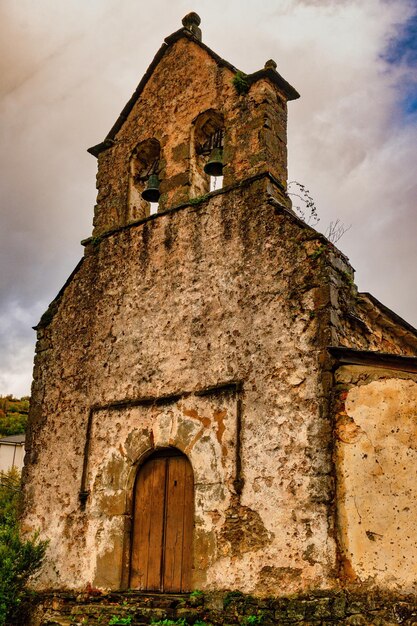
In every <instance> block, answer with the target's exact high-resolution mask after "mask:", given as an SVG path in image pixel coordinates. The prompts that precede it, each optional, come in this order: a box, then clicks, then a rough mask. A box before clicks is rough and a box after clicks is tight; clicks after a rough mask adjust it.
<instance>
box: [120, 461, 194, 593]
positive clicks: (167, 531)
mask: <svg viewBox="0 0 417 626" xmlns="http://www.w3.org/2000/svg"><path fill="white" fill-rule="evenodd" d="M164 452H165V451H164ZM193 525H194V479H193V470H192V467H191V464H190V462H189V461H188V459H187V457H186V456H184V455H183V454H181V453H179V452H177V451H173V452H171V451H169V452H168V451H167V452H166V453H164V454H163V455H161V453H159V454H158V455H155V456H152V457H151V458H150V459H148V461H146V462H145V464H144V465H143V466H142V467H141V468H140V470H139V473H138V476H137V479H136V484H135V494H134V517H133V538H132V555H131V568H130V587H131V588H132V589H144V590H148V591H168V592H169V591H172V592H174V591H175V592H178V591H189V590H190V589H191V567H192V539H193Z"/></svg>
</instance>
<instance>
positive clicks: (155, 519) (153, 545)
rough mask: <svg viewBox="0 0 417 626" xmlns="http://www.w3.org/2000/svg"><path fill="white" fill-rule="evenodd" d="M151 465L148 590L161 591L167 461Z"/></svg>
mask: <svg viewBox="0 0 417 626" xmlns="http://www.w3.org/2000/svg"><path fill="white" fill-rule="evenodd" d="M150 463H152V465H153V471H152V479H153V480H152V507H151V510H150V515H151V519H150V524H149V552H148V584H147V587H146V589H148V590H150V591H160V589H161V564H162V551H163V536H164V505H165V481H166V465H167V463H166V459H153V460H152V461H151V462H150Z"/></svg>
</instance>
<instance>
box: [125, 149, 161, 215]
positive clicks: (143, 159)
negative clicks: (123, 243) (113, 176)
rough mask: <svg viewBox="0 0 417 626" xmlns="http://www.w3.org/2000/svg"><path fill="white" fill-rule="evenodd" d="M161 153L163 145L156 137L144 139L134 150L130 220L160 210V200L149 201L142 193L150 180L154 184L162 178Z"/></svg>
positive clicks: (130, 175)
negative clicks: (161, 145)
mask: <svg viewBox="0 0 417 626" xmlns="http://www.w3.org/2000/svg"><path fill="white" fill-rule="evenodd" d="M160 154H161V147H160V144H159V141H158V140H157V139H155V138H151V139H146V140H145V141H142V142H141V143H139V144H138V145H137V146H136V148H135V149H134V151H133V152H132V155H131V157H130V161H129V190H128V210H129V215H128V219H127V221H128V222H131V221H135V220H138V219H142V218H144V217H148V216H149V215H152V214H153V213H156V212H157V210H158V202H157V201H155V202H149V201H148V200H146V199H145V198H144V197H143V195H142V194H143V192H144V191H145V190H146V189H147V188H148V187H149V184H150V182H151V184H153V183H152V181H155V180H159V178H160ZM151 176H152V177H153V178H151ZM158 184H159V183H158Z"/></svg>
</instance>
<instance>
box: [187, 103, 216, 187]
mask: <svg viewBox="0 0 417 626" xmlns="http://www.w3.org/2000/svg"><path fill="white" fill-rule="evenodd" d="M192 138H193V151H192V194H193V195H194V196H196V197H197V196H199V195H203V194H205V193H208V192H210V191H214V190H217V189H221V187H222V186H223V142H224V119H223V115H222V114H221V113H220V112H219V111H216V110H215V109H209V110H207V111H204V112H203V113H201V114H200V115H199V116H198V117H197V118H196V119H195V120H194V125H193V132H192ZM214 179H216V180H214Z"/></svg>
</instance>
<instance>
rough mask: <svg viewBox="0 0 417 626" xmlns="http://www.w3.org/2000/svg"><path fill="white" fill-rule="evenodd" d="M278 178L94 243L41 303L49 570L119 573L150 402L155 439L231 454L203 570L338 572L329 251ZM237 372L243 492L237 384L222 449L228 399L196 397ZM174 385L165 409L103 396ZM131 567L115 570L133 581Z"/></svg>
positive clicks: (39, 427) (35, 459)
mask: <svg viewBox="0 0 417 626" xmlns="http://www.w3.org/2000/svg"><path fill="white" fill-rule="evenodd" d="M268 189H269V183H268V182H267V179H261V180H258V181H254V182H252V183H251V184H248V185H246V186H245V185H244V186H242V187H241V188H238V189H235V190H234V191H229V192H228V193H227V194H219V195H214V196H212V197H211V198H209V199H208V200H206V201H204V202H202V203H200V204H199V205H197V206H188V207H184V208H183V209H181V210H177V211H174V212H170V213H166V214H158V215H156V216H155V217H152V218H150V219H148V220H147V221H145V222H143V223H142V224H139V225H136V226H134V227H130V228H128V229H126V230H123V231H119V232H118V233H115V234H113V235H111V236H109V237H105V238H103V239H102V240H101V241H100V242H99V243H97V244H93V243H92V244H90V245H89V246H88V249H87V256H86V257H85V259H84V262H83V264H82V265H81V267H80V268H79V270H78V272H77V273H76V274H75V276H74V277H73V279H72V281H71V282H70V283H69V285H68V286H67V287H66V289H65V291H64V292H63V294H61V297H60V298H59V299H58V301H57V302H56V303H55V305H54V307H52V310H51V311H50V314H48V315H47V316H46V318H44V327H43V328H40V329H39V341H38V348H37V349H38V352H37V356H36V364H35V380H34V386H33V405H32V414H31V427H30V433H29V453H28V460H29V461H30V465H28V466H27V468H26V481H27V482H26V493H27V508H26V511H27V513H26V517H25V528H26V529H27V530H30V529H35V528H39V527H40V528H41V530H42V535H43V536H47V537H49V539H50V548H49V565H48V566H47V567H46V568H45V570H44V573H43V577H42V578H41V579H40V583H39V584H40V585H41V586H43V587H56V588H62V587H74V586H76V587H77V588H83V587H85V585H86V584H87V583H88V582H93V581H94V580H98V581H99V582H100V583H101V584H102V585H103V586H104V585H105V583H106V581H105V580H104V579H103V568H102V567H101V565H100V562H102V563H103V562H105V554H106V552H108V551H110V550H112V549H113V548H114V549H115V551H116V553H117V554H118V555H120V554H121V550H122V548H121V547H120V546H121V536H122V533H123V532H124V529H125V527H124V526H123V520H122V518H123V515H122V514H121V510H122V506H123V504H122V503H123V501H124V499H125V497H126V500H128V498H129V497H130V493H129V490H130V489H131V485H132V472H133V471H134V468H133V466H134V464H135V463H137V462H138V460H140V458H141V455H143V454H144V453H145V448H146V446H148V447H149V448H150V446H151V438H150V434H149V428H150V420H151V418H150V415H152V416H153V417H154V419H155V423H154V431H153V432H154V435H153V436H154V442H155V441H156V442H157V443H160V444H161V443H162V442H164V441H165V440H166V437H167V430H166V429H167V428H168V426H167V424H168V423H169V429H170V432H171V431H172V438H173V441H174V443H175V444H176V445H178V446H179V447H180V448H181V449H184V450H185V451H188V452H187V453H188V454H189V456H190V459H191V462H192V464H193V467H194V471H195V472H196V474H197V477H198V480H197V482H198V483H199V481H200V480H201V481H202V482H201V484H203V479H200V477H201V476H203V475H204V474H207V476H208V477H209V476H211V474H212V472H213V470H212V466H213V463H214V466H215V467H217V468H221V469H219V470H218V471H219V476H218V477H217V478H216V479H215V481H217V482H218V484H219V485H220V484H221V489H220V487H219V491H218V496H219V499H218V501H217V504H216V505H214V502H213V499H212V496H211V495H210V490H207V491H205V492H204V495H202V496H201V499H198V500H197V502H196V520H197V532H198V533H200V535H199V540H200V539H201V537H203V536H204V537H205V538H206V539H204V541H206V544H204V541H202V543H201V544H199V546H198V547H197V548H196V555H195V556H196V569H195V581H196V584H197V583H198V586H200V587H201V588H219V589H221V588H225V587H226V588H238V589H241V590H243V591H251V592H257V593H259V594H264V595H265V594H268V593H272V592H275V593H280V592H281V590H282V591H283V592H285V593H288V592H292V591H297V590H301V589H306V588H312V587H314V588H317V587H319V588H320V587H322V586H323V585H328V584H331V581H332V580H333V576H334V572H335V569H334V568H335V544H334V539H333V530H334V529H333V525H332V524H333V522H332V519H333V518H332V498H333V478H332V463H331V424H330V419H329V414H328V409H327V401H328V397H329V384H330V381H329V378H328V376H327V375H326V376H325V375H324V374H323V373H322V365H321V363H322V354H323V345H327V343H328V334H327V330H328V329H327V330H326V328H327V327H326V324H327V321H326V320H327V319H328V317H329V312H328V310H327V308H326V307H328V303H327V299H326V298H324V297H323V293H324V292H323V284H325V283H326V275H327V274H328V271H329V268H328V266H326V265H325V264H323V262H322V260H321V261H320V262H319V259H320V257H318V256H317V255H316V254H315V253H314V251H315V250H317V249H318V248H319V247H320V238H319V236H316V235H315V234H314V233H313V232H312V231H311V230H309V229H305V228H301V227H300V226H299V224H298V223H297V221H296V220H294V219H292V218H291V216H289V215H288V214H286V213H285V211H284V212H283V211H282V210H279V208H278V207H277V205H276V202H275V201H273V200H272V199H270V195H269V193H268ZM324 289H325V290H326V288H324ZM326 293H327V291H326ZM326 303H327V304H326ZM54 309H55V313H54ZM230 381H241V383H242V397H241V411H242V414H241V435H240V446H241V454H240V463H241V473H242V476H243V478H244V486H243V490H242V493H241V494H240V493H239V492H240V490H239V488H238V487H239V485H238V484H236V483H234V481H233V480H231V476H233V475H234V472H235V469H236V468H234V467H233V463H232V459H233V448H234V446H236V436H235V434H234V430H233V429H234V414H235V411H236V409H235V408H234V407H235V404H234V403H232V402H231V401H227V402H225V400H224V399H222V401H221V402H220V404H219V406H218V410H219V411H223V410H226V411H227V416H228V417H227V420H226V421H225V422H224V426H225V432H224V434H223V439H224V442H226V443H227V446H228V449H229V452H228V453H227V455H228V456H227V459H226V461H225V458H226V451H225V450H224V449H223V447H222V446H220V445H219V441H218V439H217V436H218V434H219V431H218V427H217V426H216V425H215V423H214V421H213V415H214V411H215V410H217V409H216V406H217V405H216V406H215V405H214V404H213V405H210V402H212V400H210V399H206V400H205V401H204V402H206V403H208V404H204V402H203V400H202V398H198V397H197V396H195V392H197V391H198V390H201V389H204V388H206V387H211V386H216V385H219V384H225V383H227V382H230ZM169 394H179V395H180V396H181V398H182V397H185V396H187V398H186V400H184V401H183V400H181V401H179V402H178V403H176V404H173V405H172V406H171V407H169V406H168V407H166V409H164V411H162V412H159V409H152V410H151V411H150V410H149V409H147V410H145V409H141V410H139V409H135V410H134V411H133V409H132V410H129V411H125V412H119V413H118V412H117V411H113V412H106V410H104V409H103V410H102V411H100V410H98V409H97V407H100V406H103V405H106V404H107V403H112V402H119V401H122V400H126V399H128V400H129V399H132V400H135V399H136V400H137V399H140V398H149V397H151V398H158V397H161V396H167V395H169ZM187 394H191V395H187ZM176 402H177V401H176ZM193 403H194V405H193ZM91 407H96V409H97V410H96V409H95V410H94V411H93V423H92V439H91V441H92V448H91V454H92V455H93V459H95V461H94V462H93V463H91V462H89V469H88V481H87V482H88V484H87V487H89V488H91V489H92V496H91V497H90V498H89V499H88V500H87V504H86V509H85V511H84V512H83V511H82V510H81V509H80V504H79V501H78V492H79V490H80V488H81V476H82V471H83V455H84V446H85V441H86V431H87V422H88V415H89V413H90V409H91ZM184 407H186V408H187V411H189V415H186V416H184ZM149 411H150V412H149ZM170 411H171V414H170V415H171V417H169V418H168V417H167V416H168V414H169V412H170ZM193 411H195V412H196V413H193ZM194 415H199V416H201V415H202V416H205V418H206V420H207V421H206V425H205V435H204V438H205V439H204V441H206V444H205V445H206V448H204V454H198V455H197V454H196V452H197V450H198V446H202V445H203V439H200V442H199V443H198V444H197V443H195V445H194V447H193V446H192V445H191V443H190V442H188V443H187V441H186V440H187V437H188V438H189V439H190V441H191V442H192V440H193V437H194V435H193V432H194V430H195V429H196V428H197V425H198V421H199V418H198V417H193V416H194ZM112 420H114V421H112ZM229 420H230V421H229ZM164 424H165V425H164ZM198 427H199V428H200V426H199V425H198ZM164 429H165V430H164ZM187 431H189V432H188V435H187V434H186V433H187ZM94 433H96V435H97V436H98V438H97V439H94V437H93V436H94ZM170 436H171V435H170ZM106 437H109V448H108V450H107V448H106V445H107V443H106V442H107V439H106ZM184 446H185V447H184ZM210 446H211V450H212V451H211V452H209V449H210ZM150 449H152V448H150ZM117 459H118V460H117ZM223 462H224V463H225V465H224V466H223ZM112 464H113V467H114V476H115V478H114V480H115V484H114V485H112V484H110V483H111V480H113V479H111V478H110V474H111V471H110V469H109V468H111V466H112ZM216 471H217V470H216ZM210 480H211V479H210ZM216 489H217V487H216ZM103 498H104V500H103ZM103 502H105V507H104V509H105V510H104V511H103V510H102V512H101V513H100V512H99V503H103ZM126 506H127V505H126ZM106 511H107V512H106ZM204 545H206V548H205V547H204ZM117 546H118V547H117ZM205 550H206V552H207V554H206V556H204V555H203V552H204V551H205ZM103 558H104V561H101V559H103ZM204 558H205V559H206V560H205V561H204ZM199 559H200V561H199ZM198 563H200V565H198ZM120 567H121V568H122V564H121V565H120ZM119 573H120V570H119V572H118V573H117V576H116V574H115V576H114V577H112V578H111V580H109V581H108V583H107V584H108V585H109V586H114V587H117V586H118V585H119V583H118V582H117V581H116V578H117V577H118V576H119Z"/></svg>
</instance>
